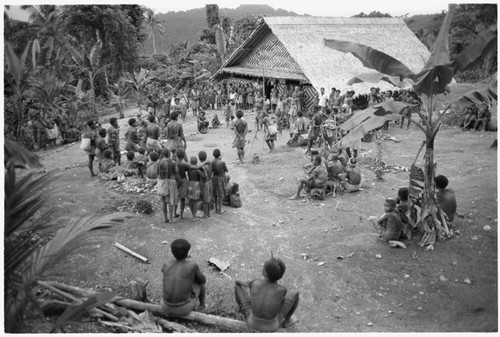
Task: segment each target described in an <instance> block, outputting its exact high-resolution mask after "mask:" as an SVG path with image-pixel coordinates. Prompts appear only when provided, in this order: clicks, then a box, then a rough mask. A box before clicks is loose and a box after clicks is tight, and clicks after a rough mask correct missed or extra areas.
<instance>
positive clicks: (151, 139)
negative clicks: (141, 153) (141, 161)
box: [146, 115, 162, 152]
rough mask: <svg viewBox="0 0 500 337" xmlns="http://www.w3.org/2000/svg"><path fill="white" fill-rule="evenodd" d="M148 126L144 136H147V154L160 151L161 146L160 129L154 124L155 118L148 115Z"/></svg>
mask: <svg viewBox="0 0 500 337" xmlns="http://www.w3.org/2000/svg"><path fill="white" fill-rule="evenodd" d="M148 120H149V124H148V126H147V127H146V136H147V141H146V149H147V150H148V152H151V151H161V149H162V148H161V144H160V141H159V139H160V127H159V126H158V124H156V123H155V116H153V115H150V116H149V117H148Z"/></svg>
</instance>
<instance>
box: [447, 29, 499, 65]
mask: <svg viewBox="0 0 500 337" xmlns="http://www.w3.org/2000/svg"><path fill="white" fill-rule="evenodd" d="M496 46H497V25H496V24H495V25H493V26H491V27H490V28H488V29H487V30H486V31H484V32H483V33H482V34H480V35H479V36H478V37H477V38H476V39H475V40H474V42H473V43H472V44H471V45H470V46H468V47H467V48H465V49H464V50H463V51H462V52H461V53H460V54H459V55H458V56H457V57H455V59H454V60H453V63H454V65H455V67H456V69H457V70H465V69H467V68H469V67H471V66H472V65H474V64H475V63H476V61H477V60H479V59H480V58H481V56H483V55H485V54H487V53H489V52H490V51H491V50H493V49H494V48H495V47H496Z"/></svg>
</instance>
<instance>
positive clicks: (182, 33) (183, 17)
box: [144, 5, 298, 54]
mask: <svg viewBox="0 0 500 337" xmlns="http://www.w3.org/2000/svg"><path fill="white" fill-rule="evenodd" d="M157 14H158V19H159V20H160V21H162V22H163V27H164V29H165V33H164V34H163V37H161V36H160V35H159V34H158V33H155V39H156V49H157V52H158V53H160V52H167V51H168V50H169V48H170V45H172V44H176V43H179V42H181V41H186V40H187V41H189V44H191V43H193V42H195V41H196V40H197V39H198V38H199V34H200V32H201V30H202V29H203V28H206V26H207V21H206V11H205V8H204V7H203V8H195V9H190V10H188V11H180V12H167V13H157ZM246 15H254V16H298V14H297V13H294V12H290V11H287V10H284V9H281V8H278V9H274V8H273V7H271V6H269V5H240V6H239V7H237V8H235V9H230V8H219V17H220V18H221V19H222V18H223V17H224V16H228V17H230V18H232V19H233V20H237V19H239V18H242V17H244V16H246ZM144 50H145V53H146V54H151V53H152V52H153V42H152V39H150V40H148V41H146V42H145V43H144Z"/></svg>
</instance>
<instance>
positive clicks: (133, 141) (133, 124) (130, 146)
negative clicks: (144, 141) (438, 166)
mask: <svg viewBox="0 0 500 337" xmlns="http://www.w3.org/2000/svg"><path fill="white" fill-rule="evenodd" d="M128 125H129V128H128V130H127V132H126V133H125V150H126V151H132V152H139V148H140V146H139V140H140V138H139V134H138V132H137V121H136V119H135V118H130V119H129V120H128Z"/></svg>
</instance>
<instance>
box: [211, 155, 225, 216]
mask: <svg viewBox="0 0 500 337" xmlns="http://www.w3.org/2000/svg"><path fill="white" fill-rule="evenodd" d="M220 155H221V153H220V150H219V149H215V150H214V152H213V156H214V160H213V162H212V170H213V174H214V175H213V178H212V183H213V191H214V196H215V213H217V214H222V213H225V212H224V211H223V210H222V198H224V196H225V195H226V184H225V181H226V172H227V166H226V163H225V162H223V161H222V160H221V158H220Z"/></svg>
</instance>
